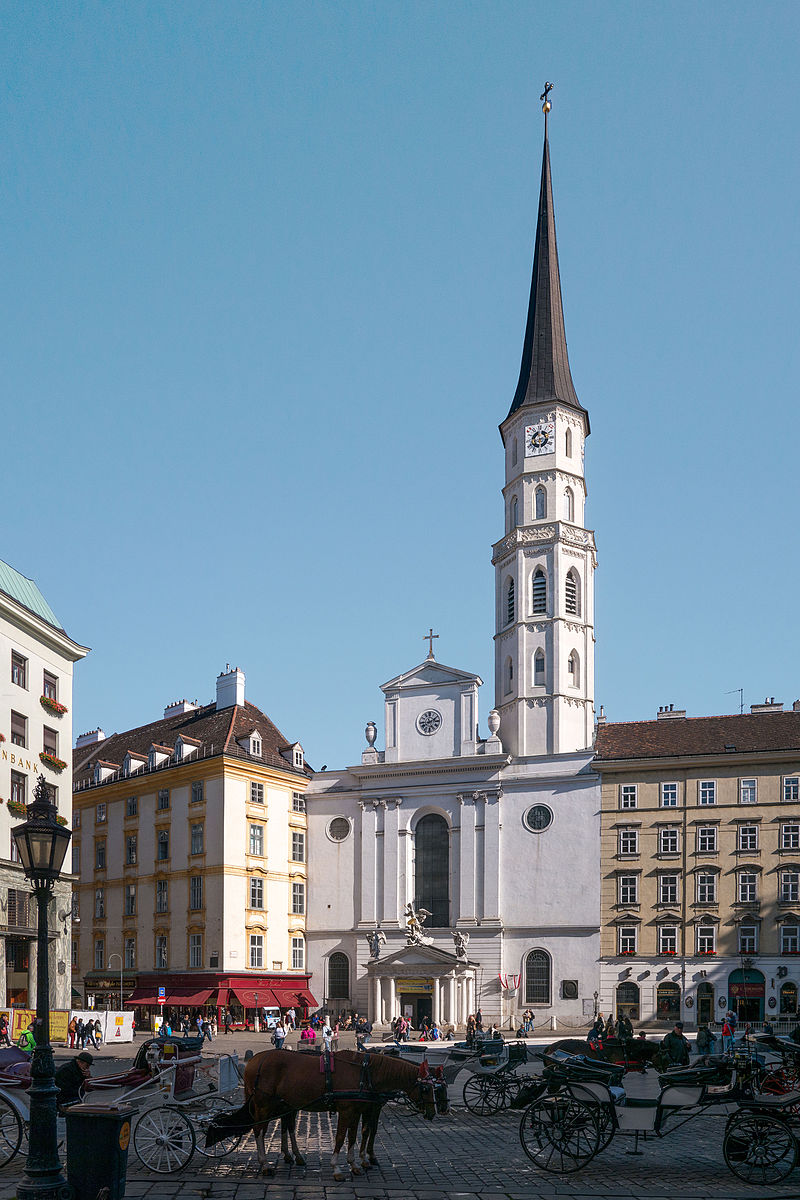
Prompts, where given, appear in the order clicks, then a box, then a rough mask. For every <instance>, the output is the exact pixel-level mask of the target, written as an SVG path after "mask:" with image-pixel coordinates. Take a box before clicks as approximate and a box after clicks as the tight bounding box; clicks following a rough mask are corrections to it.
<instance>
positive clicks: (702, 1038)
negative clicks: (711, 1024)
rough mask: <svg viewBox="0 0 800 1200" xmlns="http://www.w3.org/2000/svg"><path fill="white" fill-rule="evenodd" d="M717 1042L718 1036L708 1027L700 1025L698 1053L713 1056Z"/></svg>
mask: <svg viewBox="0 0 800 1200" xmlns="http://www.w3.org/2000/svg"><path fill="white" fill-rule="evenodd" d="M716 1040H717V1035H716V1034H715V1033H712V1032H711V1030H710V1029H709V1028H708V1025H699V1026H698V1028H697V1042H696V1045H697V1053H698V1054H713V1053H714V1043H715V1042H716Z"/></svg>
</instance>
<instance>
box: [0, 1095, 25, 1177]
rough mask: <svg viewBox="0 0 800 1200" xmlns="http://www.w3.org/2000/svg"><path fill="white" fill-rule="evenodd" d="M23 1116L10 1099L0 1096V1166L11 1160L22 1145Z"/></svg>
mask: <svg viewBox="0 0 800 1200" xmlns="http://www.w3.org/2000/svg"><path fill="white" fill-rule="evenodd" d="M22 1134H23V1126H22V1118H21V1117H20V1115H19V1113H18V1112H17V1110H16V1109H15V1108H14V1105H13V1104H12V1103H11V1101H10V1100H6V1099H5V1097H4V1096H0V1167H4V1166H5V1165H6V1163H8V1162H11V1160H12V1158H13V1157H14V1155H15V1154H16V1153H17V1151H18V1150H19V1148H20V1146H21V1145H22Z"/></svg>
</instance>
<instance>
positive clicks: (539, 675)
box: [533, 650, 544, 683]
mask: <svg viewBox="0 0 800 1200" xmlns="http://www.w3.org/2000/svg"><path fill="white" fill-rule="evenodd" d="M533 681H534V683H544V654H543V653H542V651H541V650H537V651H536V654H535V656H534V659H533Z"/></svg>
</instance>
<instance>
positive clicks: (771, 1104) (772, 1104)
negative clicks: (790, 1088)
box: [739, 1092, 800, 1109]
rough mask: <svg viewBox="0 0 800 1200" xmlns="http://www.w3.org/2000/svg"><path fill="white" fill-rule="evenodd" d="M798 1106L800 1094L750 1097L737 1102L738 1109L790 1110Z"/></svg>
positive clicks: (789, 1093) (787, 1093)
mask: <svg viewBox="0 0 800 1200" xmlns="http://www.w3.org/2000/svg"><path fill="white" fill-rule="evenodd" d="M795 1104H800V1092H784V1094H783V1095H782V1096H751V1097H749V1098H747V1099H744V1100H740V1101H739V1107H740V1108H777V1109H781V1108H791V1107H793V1106H794V1105H795Z"/></svg>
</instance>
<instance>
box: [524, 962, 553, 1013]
mask: <svg viewBox="0 0 800 1200" xmlns="http://www.w3.org/2000/svg"><path fill="white" fill-rule="evenodd" d="M525 1003H526V1004H549V1003H550V955H549V954H548V953H547V952H546V951H545V950H531V952H530V954H529V955H528V957H527V958H526V959H525Z"/></svg>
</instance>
